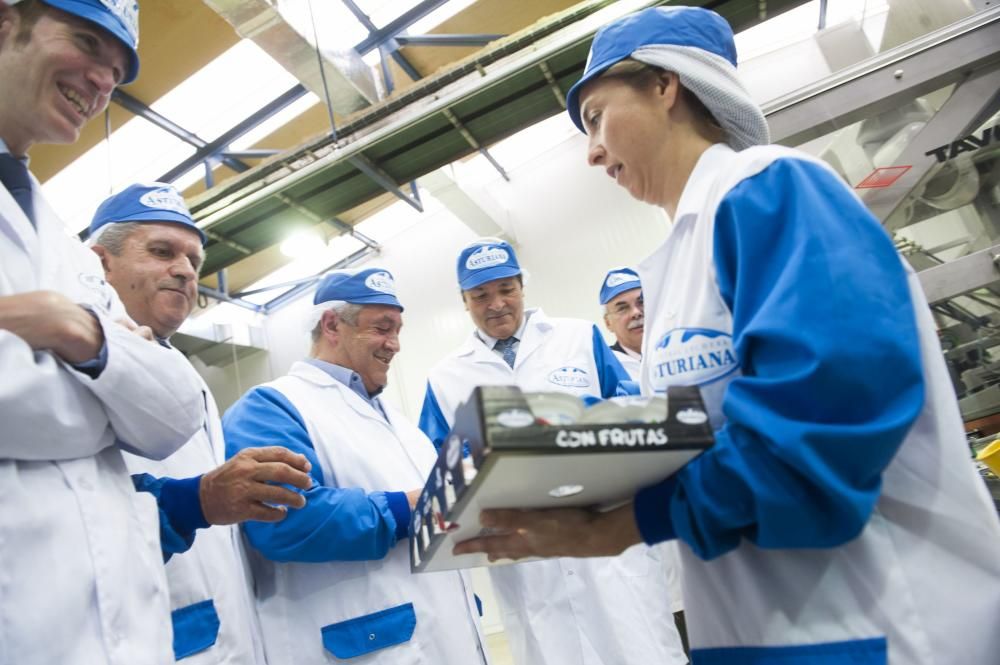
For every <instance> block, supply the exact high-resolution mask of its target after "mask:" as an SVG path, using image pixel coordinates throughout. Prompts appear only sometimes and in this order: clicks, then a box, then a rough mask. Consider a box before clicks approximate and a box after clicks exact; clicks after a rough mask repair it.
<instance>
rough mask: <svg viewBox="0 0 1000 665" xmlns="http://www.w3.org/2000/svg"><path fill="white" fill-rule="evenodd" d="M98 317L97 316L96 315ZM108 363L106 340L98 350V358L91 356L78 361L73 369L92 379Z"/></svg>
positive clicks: (99, 373)
mask: <svg viewBox="0 0 1000 665" xmlns="http://www.w3.org/2000/svg"><path fill="white" fill-rule="evenodd" d="M95 318H96V317H95ZM107 365H108V342H107V340H105V341H104V342H103V343H102V344H101V350H100V351H98V352H97V357H96V358H91V359H90V360H85V361H83V362H82V363H76V364H74V365H73V369H75V370H76V371H78V372H82V373H84V374H86V375H87V376H89V377H90V378H92V379H96V378H97V377H99V376H100V375H101V372H103V371H104V368H105V367H107Z"/></svg>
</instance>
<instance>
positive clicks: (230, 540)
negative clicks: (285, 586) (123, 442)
mask: <svg viewBox="0 0 1000 665" xmlns="http://www.w3.org/2000/svg"><path fill="white" fill-rule="evenodd" d="M173 353H174V354H175V356H176V360H175V362H177V363H183V364H188V361H187V359H186V358H184V356H183V355H182V354H181V353H180V352H179V351H174V352H173ZM202 389H203V391H204V395H205V399H204V402H205V404H204V408H205V426H204V427H202V428H201V429H200V430H198V432H197V433H196V434H195V435H194V436H193V437H191V440H190V441H188V442H187V444H185V445H184V446H183V447H182V448H181V449H180V450H178V451H177V452H175V453H174V454H173V455H171V456H170V457H168V458H166V459H164V460H161V461H153V460H149V459H144V458H142V457H138V456H136V455H131V454H128V453H126V455H125V463H126V464H127V465H128V468H129V471H130V472H131V473H148V474H151V475H153V476H156V477H163V476H168V477H171V478H191V477H193V476H198V475H202V474H205V473H207V472H208V471H211V470H212V469H214V468H216V467H217V466H219V465H220V464H222V463H223V462H225V459H226V445H225V441H224V440H223V438H222V423H221V422H220V421H219V410H218V407H217V406H216V404H215V399H214V398H213V397H212V393H211V392H210V391H209V389H208V386H207V385H204V384H202ZM244 559H245V553H244V552H243V541H242V538H241V537H240V532H239V528H238V527H237V526H235V525H229V526H212V527H210V528H208V529H199V530H198V532H197V536H196V537H195V541H194V544H193V545H192V546H191V549H189V550H188V551H186V552H183V553H181V554H175V555H174V556H172V557H171V558H170V561H168V562H167V564H166V568H167V586H168V588H169V590H170V609H171V611H176V610H180V611H181V612H183V611H184V609H185V608H192V609H194V606H196V605H198V604H200V603H204V602H205V601H207V600H211V601H212V607H211V608H208V610H207V612H206V614H201V613H200V612H199V615H200V616H201V619H202V620H200V621H197V622H185V623H184V628H185V629H186V630H187V635H178V634H177V633H176V632H175V634H174V640H175V642H178V641H180V642H182V643H183V642H186V643H190V642H191V641H194V642H199V641H200V640H205V639H207V638H209V635H210V634H211V635H214V643H212V644H211V646H209V647H208V648H206V649H204V650H202V651H198V652H197V653H192V654H191V655H188V656H186V657H183V658H182V659H181V661H183V663H184V665H214V664H218V665H222V664H223V663H239V665H263V663H264V662H265V661H264V651H263V645H262V644H261V642H260V625H259V623H258V621H257V611H256V608H255V607H254V602H253V595H252V593H251V589H250V586H249V583H248V582H249V575H250V573H249V570H247V569H246V568H245V567H244ZM208 615H210V616H208ZM213 620H214V621H213ZM215 622H218V628H217V630H215V629H214V626H215V625H216V624H215ZM181 661H178V662H181Z"/></svg>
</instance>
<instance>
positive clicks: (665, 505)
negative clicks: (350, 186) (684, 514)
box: [632, 475, 677, 545]
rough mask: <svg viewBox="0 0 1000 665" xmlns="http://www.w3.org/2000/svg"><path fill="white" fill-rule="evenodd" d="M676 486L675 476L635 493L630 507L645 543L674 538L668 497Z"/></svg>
mask: <svg viewBox="0 0 1000 665" xmlns="http://www.w3.org/2000/svg"><path fill="white" fill-rule="evenodd" d="M676 487H677V476H676V475H673V476H670V477H669V478H667V479H666V480H664V481H662V482H659V483H657V484H656V485H651V486H650V487H645V488H643V489H641V490H639V492H638V493H637V494H636V495H635V501H634V502H633V504H632V509H633V511H634V513H635V523H636V525H637V526H638V527H639V534H640V535H641V536H642V539H643V540H644V541H645V542H646V544H647V545H655V544H656V543H662V542H663V541H664V540H670V539H672V538H676V537H677V534H676V532H675V531H674V523H673V520H671V519H670V499H671V497H672V496H673V495H674V490H675V489H676Z"/></svg>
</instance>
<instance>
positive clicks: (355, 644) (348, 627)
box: [322, 603, 417, 658]
mask: <svg viewBox="0 0 1000 665" xmlns="http://www.w3.org/2000/svg"><path fill="white" fill-rule="evenodd" d="M416 627H417V615H416V613H415V612H414V611H413V603H406V604H405V605H397V606H396V607H390V608H389V609H387V610H382V611H381V612H375V613H374V614H366V615H365V616H361V617H355V618H354V619H348V620H347V621H341V622H340V623H332V624H330V625H329V626H323V628H322V633H323V646H324V647H326V650H327V651H329V652H330V653H332V654H333V655H334V656H336V657H337V658H355V657H357V656H363V655H365V654H367V653H371V652H373V651H378V650H379V649H385V648H386V647H391V646H394V645H396V644H402V643H404V642H408V641H410V638H411V637H413V631H414V629H415V628H416Z"/></svg>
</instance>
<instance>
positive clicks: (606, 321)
mask: <svg viewBox="0 0 1000 665" xmlns="http://www.w3.org/2000/svg"><path fill="white" fill-rule="evenodd" d="M604 327H605V328H607V329H608V332H614V330H612V329H611V316H610V315H609V314H608V313H607V311H605V312H604Z"/></svg>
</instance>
